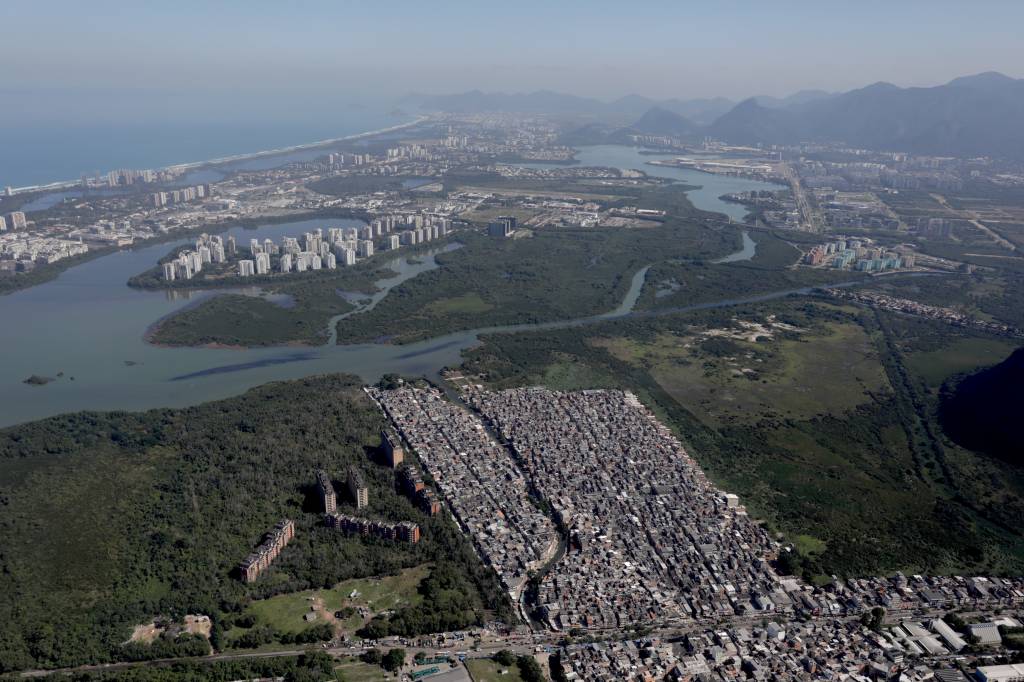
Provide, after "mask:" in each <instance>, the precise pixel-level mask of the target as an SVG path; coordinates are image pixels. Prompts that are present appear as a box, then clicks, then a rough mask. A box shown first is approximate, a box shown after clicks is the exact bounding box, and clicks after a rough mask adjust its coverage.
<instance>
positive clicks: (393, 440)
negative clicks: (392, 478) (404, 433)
mask: <svg viewBox="0 0 1024 682" xmlns="http://www.w3.org/2000/svg"><path fill="white" fill-rule="evenodd" d="M380 447H381V449H382V450H383V451H384V457H385V459H386V460H387V463H388V466H390V467H391V468H392V469H395V468H397V467H398V465H399V464H401V463H402V461H403V460H404V459H405V449H404V448H403V447H402V441H401V440H399V438H398V436H396V435H395V434H394V433H391V432H390V431H388V430H387V429H384V430H382V431H381V432H380Z"/></svg>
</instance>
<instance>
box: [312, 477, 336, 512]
mask: <svg viewBox="0 0 1024 682" xmlns="http://www.w3.org/2000/svg"><path fill="white" fill-rule="evenodd" d="M316 485H317V488H318V490H319V491H320V502H321V503H322V504H323V507H324V513H325V514H332V513H334V512H335V511H336V510H337V509H338V499H337V496H336V495H335V493H334V484H333V483H331V477H330V476H328V475H327V472H326V471H324V470H323V469H320V470H319V471H317V472H316Z"/></svg>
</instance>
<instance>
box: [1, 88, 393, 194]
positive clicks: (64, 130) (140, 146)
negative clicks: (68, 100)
mask: <svg viewBox="0 0 1024 682" xmlns="http://www.w3.org/2000/svg"><path fill="white" fill-rule="evenodd" d="M308 111H309V112H310V117H309V118H308V119H307V120H278V118H277V117H274V116H270V115H267V116H263V117H262V118H261V113H260V112H261V109H260V107H257V106H254V107H251V108H246V109H245V110H242V111H237V112H235V115H234V116H233V117H232V118H233V119H234V121H236V122H232V123H224V122H219V123H218V122H211V123H205V122H204V123H198V122H187V123H181V122H178V121H176V120H164V121H160V120H158V119H157V118H156V117H154V118H153V119H152V122H149V119H146V120H140V121H133V120H128V121H123V122H118V123H89V124H82V125H75V124H66V125H56V124H23V125H17V126H4V127H0V150H2V152H0V188H2V187H4V186H7V185H10V186H12V187H22V186H28V185H37V184H45V183H49V182H58V181H65V180H75V179H77V178H79V177H81V175H82V174H90V175H92V174H95V173H106V172H107V171H110V170H114V169H117V168H140V169H141V168H163V167H165V166H170V165H174V164H179V163H191V162H195V161H202V160H204V159H213V158H221V157H225V156H234V155H236V154H247V153H251V152H255V151H259V150H262V149H279V148H282V147H291V146H295V145H300V144H307V143H309V142H314V141H316V140H327V139H334V138H337V137H344V136H346V135H352V134H355V133H361V132H365V131H367V130H375V129H379V128H385V127H388V126H393V125H397V124H399V123H402V122H404V121H407V120H410V119H411V117H409V116H406V117H404V118H400V117H396V116H391V115H389V114H388V113H387V112H386V107H385V108H382V107H381V106H380V105H375V106H371V107H369V108H365V109H364V108H356V107H344V106H321V107H316V108H314V107H309V108H308ZM316 112H320V113H316ZM314 114H315V115H314ZM260 162H262V163H266V162H267V161H266V159H260V160H258V161H256V165H254V166H246V167H250V168H260V167H267V166H262V165H260ZM209 181H210V180H199V179H196V180H194V182H209ZM0 206H2V203H0Z"/></svg>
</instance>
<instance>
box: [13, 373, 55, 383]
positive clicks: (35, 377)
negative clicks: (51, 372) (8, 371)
mask: <svg viewBox="0 0 1024 682" xmlns="http://www.w3.org/2000/svg"><path fill="white" fill-rule="evenodd" d="M51 381H56V379H54V378H53V377H44V376H40V375H38V374H33V375H32V376H30V377H29V378H28V379H25V380H24V381H23V382H21V383H23V384H28V385H29V386H45V385H46V384H48V383H50V382H51Z"/></svg>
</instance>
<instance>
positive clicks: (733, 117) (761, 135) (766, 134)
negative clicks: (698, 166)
mask: <svg viewBox="0 0 1024 682" xmlns="http://www.w3.org/2000/svg"><path fill="white" fill-rule="evenodd" d="M706 134H708V135H710V136H712V137H716V138H719V139H721V140H726V141H728V142H732V143H734V144H759V143H763V142H769V141H789V140H791V139H793V138H798V137H799V122H798V120H797V119H796V117H795V116H794V115H793V114H792V113H790V112H788V111H785V110H781V109H769V108H768V107H764V106H761V105H760V104H759V103H758V101H757V99H755V98H753V97H752V98H750V99H748V100H744V101H743V102H740V103H739V104H737V105H736V106H735V107H733V109H732V110H731V111H729V112H728V113H726V114H723V115H722V116H721V117H719V118H718V120H716V121H715V122H714V123H712V124H711V125H710V126H708V128H707V131H706Z"/></svg>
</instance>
